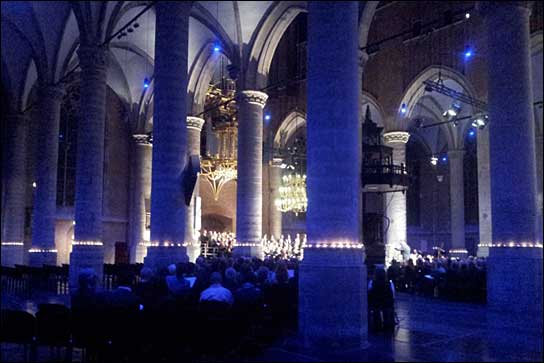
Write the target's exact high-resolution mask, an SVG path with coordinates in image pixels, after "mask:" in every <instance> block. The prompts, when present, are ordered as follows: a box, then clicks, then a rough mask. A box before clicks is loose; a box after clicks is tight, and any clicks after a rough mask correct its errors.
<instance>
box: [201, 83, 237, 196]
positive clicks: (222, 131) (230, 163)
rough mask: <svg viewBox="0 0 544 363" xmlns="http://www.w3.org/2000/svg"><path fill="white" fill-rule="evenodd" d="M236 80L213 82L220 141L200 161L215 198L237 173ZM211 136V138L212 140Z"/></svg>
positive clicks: (214, 121)
mask: <svg viewBox="0 0 544 363" xmlns="http://www.w3.org/2000/svg"><path fill="white" fill-rule="evenodd" d="M234 95H235V84H234V81H232V80H230V79H227V78H223V77H222V81H221V85H220V86H216V85H210V86H209V88H208V93H207V100H206V101H207V104H208V105H210V106H211V107H212V112H211V121H212V125H213V126H212V131H213V135H210V136H211V137H213V139H214V140H215V141H216V142H215V143H216V145H214V147H213V148H212V149H213V150H214V153H210V154H208V155H206V156H205V157H203V158H202V160H201V162H200V169H201V171H200V176H201V177H204V178H205V180H206V181H207V182H208V184H209V185H210V187H211V189H212V194H213V197H214V199H215V200H216V201H217V200H218V199H219V194H220V193H221V190H222V189H223V187H224V186H225V185H226V184H227V183H228V182H229V181H231V180H235V179H236V177H237V164H238V163H237V152H238V146H237V145H238V121H237V120H236V101H234ZM211 137H210V141H211Z"/></svg>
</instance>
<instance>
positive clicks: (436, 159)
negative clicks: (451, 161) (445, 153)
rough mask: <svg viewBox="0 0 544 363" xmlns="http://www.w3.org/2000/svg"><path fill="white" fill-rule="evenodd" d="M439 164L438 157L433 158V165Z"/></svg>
mask: <svg viewBox="0 0 544 363" xmlns="http://www.w3.org/2000/svg"><path fill="white" fill-rule="evenodd" d="M437 163H438V158H437V157H436V156H431V165H436V164H437Z"/></svg>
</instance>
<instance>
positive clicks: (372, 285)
mask: <svg viewBox="0 0 544 363" xmlns="http://www.w3.org/2000/svg"><path fill="white" fill-rule="evenodd" d="M368 308H369V310H370V314H369V316H370V318H371V319H372V320H373V327H374V328H375V329H378V330H380V329H382V328H383V329H386V330H390V329H393V328H394V327H395V285H394V284H393V282H392V281H390V280H388V279H387V272H386V271H385V269H384V268H383V266H378V267H376V270H375V271H374V278H373V279H372V280H370V281H369V282H368Z"/></svg>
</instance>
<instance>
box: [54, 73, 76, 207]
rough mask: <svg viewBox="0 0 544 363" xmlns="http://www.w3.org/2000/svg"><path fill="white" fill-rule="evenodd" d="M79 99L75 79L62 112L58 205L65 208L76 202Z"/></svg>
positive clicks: (67, 93) (62, 106) (68, 90)
mask: <svg viewBox="0 0 544 363" xmlns="http://www.w3.org/2000/svg"><path fill="white" fill-rule="evenodd" d="M79 99H80V93H79V82H77V81H75V79H74V81H72V82H69V83H68V87H67V89H66V95H65V96H64V99H63V100H62V105H61V111H60V126H59V158H58V168H57V205H59V206H65V207H67V206H73V205H74V201H75V192H76V158H77V125H78V123H79V117H80V101H79Z"/></svg>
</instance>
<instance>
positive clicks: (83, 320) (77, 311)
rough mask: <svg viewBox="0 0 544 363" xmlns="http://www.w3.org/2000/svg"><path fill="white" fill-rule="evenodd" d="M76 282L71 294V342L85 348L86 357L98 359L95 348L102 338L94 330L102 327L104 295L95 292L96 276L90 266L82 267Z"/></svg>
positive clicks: (102, 341) (101, 342) (102, 340)
mask: <svg viewBox="0 0 544 363" xmlns="http://www.w3.org/2000/svg"><path fill="white" fill-rule="evenodd" d="M78 282H79V288H78V289H77V290H76V291H75V292H74V293H73V294H72V295H71V310H72V338H73V342H74V344H75V345H76V346H83V347H85V348H86V349H87V354H88V359H90V360H91V361H92V360H99V357H98V351H97V350H96V349H97V348H98V347H99V346H100V345H101V344H103V343H104V339H103V338H102V337H101V336H99V335H97V334H96V332H97V331H100V329H103V323H104V316H103V310H102V309H103V306H104V295H103V294H102V293H97V292H96V285H97V282H98V276H97V275H96V273H95V271H94V270H93V269H92V268H84V269H82V270H81V271H80V273H79V276H78Z"/></svg>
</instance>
